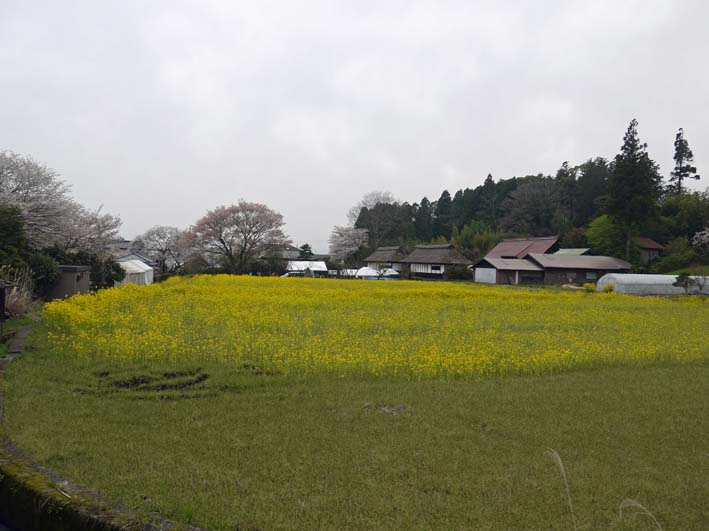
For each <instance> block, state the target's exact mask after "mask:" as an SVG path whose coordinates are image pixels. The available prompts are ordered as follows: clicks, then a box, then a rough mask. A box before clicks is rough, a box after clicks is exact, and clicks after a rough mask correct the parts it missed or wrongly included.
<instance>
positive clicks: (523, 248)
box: [485, 236, 559, 258]
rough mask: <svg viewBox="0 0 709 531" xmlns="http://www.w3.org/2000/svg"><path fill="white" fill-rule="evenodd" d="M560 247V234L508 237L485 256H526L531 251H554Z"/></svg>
mask: <svg viewBox="0 0 709 531" xmlns="http://www.w3.org/2000/svg"><path fill="white" fill-rule="evenodd" d="M558 249H559V238H558V236H541V237H535V238H506V239H504V240H502V241H501V242H500V243H498V244H497V245H495V247H493V248H492V249H491V250H490V252H488V253H487V254H486V255H485V258H526V256H527V255H528V254H529V253H553V252H554V251H556V250H558Z"/></svg>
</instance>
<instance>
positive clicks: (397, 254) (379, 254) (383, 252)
mask: <svg viewBox="0 0 709 531" xmlns="http://www.w3.org/2000/svg"><path fill="white" fill-rule="evenodd" d="M403 258H404V254H403V253H402V252H401V249H400V248H399V247H398V246H396V245H394V246H391V247H377V249H376V250H375V251H374V252H373V253H372V254H370V255H369V256H368V257H367V258H365V259H364V261H365V262H401V260H402V259H403Z"/></svg>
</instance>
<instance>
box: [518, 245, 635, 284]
mask: <svg viewBox="0 0 709 531" xmlns="http://www.w3.org/2000/svg"><path fill="white" fill-rule="evenodd" d="M527 258H528V260H530V261H531V262H533V263H535V264H537V265H538V266H539V267H541V268H542V269H543V270H544V283H545V284H567V283H571V284H583V283H585V282H596V281H597V280H598V279H599V278H601V277H602V276H603V275H605V274H607V273H627V272H628V271H630V268H631V265H630V264H629V263H628V262H626V261H625V260H621V259H620V258H614V257H612V256H573V255H558V254H544V253H530V254H529V256H528V257H527Z"/></svg>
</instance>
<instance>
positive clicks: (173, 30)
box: [0, 0, 709, 250]
mask: <svg viewBox="0 0 709 531" xmlns="http://www.w3.org/2000/svg"><path fill="white" fill-rule="evenodd" d="M60 4H65V5H60ZM66 4H68V3H58V2H44V3H41V2H32V3H29V2H20V1H9V2H8V1H6V2H4V3H3V4H2V7H0V34H2V35H3V45H2V46H1V47H0V62H1V63H2V64H3V67H2V69H0V87H2V88H1V90H2V99H1V100H0V124H2V125H1V126H0V147H2V148H5V149H12V150H15V151H18V152H21V153H29V154H32V155H33V156H35V157H36V158H38V159H39V160H42V161H44V162H46V163H47V164H49V165H50V166H51V167H53V168H55V169H57V170H58V171H60V172H61V173H62V174H63V176H64V177H65V178H66V179H67V180H68V181H69V182H70V183H71V184H72V185H73V189H74V194H75V196H76V197H77V199H79V200H80V201H82V202H83V203H85V204H87V205H88V206H92V207H95V206H98V205H100V204H104V205H105V206H104V208H105V209H107V210H108V211H110V212H114V213H118V214H120V215H121V216H122V218H123V220H124V228H125V230H124V232H125V234H126V236H129V237H130V236H133V235H135V234H136V233H138V232H142V231H144V230H145V229H147V228H149V227H150V226H152V225H155V224H173V225H177V226H180V227H186V226H188V225H189V224H190V223H192V222H194V221H195V220H196V219H197V218H198V217H199V216H200V215H201V214H202V213H203V212H204V211H206V210H207V209H210V208H213V207H214V206H216V205H219V204H224V203H229V202H232V201H236V200H237V199H238V198H241V197H243V198H245V199H247V200H250V201H259V202H264V203H267V204H268V205H269V206H271V207H273V208H275V209H277V210H279V211H280V212H281V213H283V214H284V216H285V219H286V222H287V230H288V232H289V233H290V235H291V236H292V237H293V239H294V240H296V242H298V243H302V242H305V241H309V242H310V243H311V244H313V245H314V246H315V248H316V249H317V250H324V249H325V248H326V242H327V236H328V234H329V232H330V230H331V228H332V226H333V225H334V224H342V223H344V221H345V217H346V213H347V210H348V208H349V207H350V206H351V205H352V204H354V203H356V202H357V201H358V199H359V198H360V197H361V195H363V194H364V193H365V192H367V191H370V190H372V189H387V190H390V191H391V192H393V193H394V195H396V196H397V197H400V198H401V199H405V200H408V201H417V200H419V199H420V198H421V197H422V196H423V195H428V196H429V197H430V198H432V199H435V198H436V197H437V196H438V194H439V193H440V192H441V190H442V189H443V188H444V187H446V188H448V189H449V190H451V191H453V190H455V189H458V188H461V187H466V186H475V185H477V184H479V183H481V182H482V180H483V179H484V177H485V176H486V175H487V173H489V172H492V173H493V175H494V176H495V177H496V178H501V177H509V176H512V175H515V174H516V175H520V174H525V173H532V172H547V173H548V172H553V171H555V170H556V168H557V167H558V166H559V165H560V164H561V162H563V161H564V160H571V161H573V162H580V161H582V160H584V159H585V158H588V157H591V156H607V157H612V156H613V155H614V154H615V153H616V152H617V150H618V148H619V146H620V143H621V139H622V134H623V132H624V130H625V127H626V126H627V123H628V121H629V120H630V119H631V118H633V117H637V118H638V120H639V121H640V134H641V138H642V139H643V140H644V141H646V142H648V144H649V147H650V152H651V155H652V156H653V157H654V158H655V159H656V160H658V162H660V164H661V166H662V169H663V172H664V173H665V174H667V173H668V172H669V170H670V168H671V163H672V160H671V159H672V141H673V138H674V133H675V131H676V129H677V128H678V127H680V126H681V127H684V128H685V131H686V133H687V136H688V139H689V141H690V145H691V146H692V148H693V150H694V152H695V155H696V158H697V161H696V162H697V165H698V166H699V169H700V170H701V169H702V167H703V166H704V164H703V163H704V162H705V161H707V160H709V158H708V157H709V120H708V118H709V111H708V110H707V108H706V105H705V101H706V94H707V93H708V92H709V90H708V89H709V72H707V71H706V69H705V68H703V64H704V61H705V57H707V55H708V53H707V52H709V37H707V35H706V31H705V28H704V26H705V21H706V20H707V15H709V7H705V5H704V3H703V2H698V1H697V2H691V1H680V2H669V1H655V2H647V1H644V2H637V1H627V2H581V1H576V2H561V1H559V2H505V3H491V2H470V1H455V0H451V1H448V2H433V1H412V2H404V1H391V2H373V1H357V2H355V1H352V2H324V1H305V0H303V1H296V0H291V1H288V2H285V1H283V2H275V1H265V2H255V3H245V2H228V1H209V2H204V1H200V2H198V1H179V2H178V1H162V2H157V1H156V2H138V1H124V2H120V3H111V4H108V3H99V2H93V1H88V0H85V1H83V2H72V3H71V5H70V6H67V5H66ZM700 173H702V171H700ZM703 173H706V170H704V172H703ZM700 186H702V187H706V182H704V181H702V182H700Z"/></svg>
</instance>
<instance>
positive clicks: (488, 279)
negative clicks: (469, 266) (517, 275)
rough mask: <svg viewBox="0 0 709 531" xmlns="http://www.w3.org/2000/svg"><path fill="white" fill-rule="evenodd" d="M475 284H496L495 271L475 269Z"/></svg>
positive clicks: (482, 268)
mask: <svg viewBox="0 0 709 531" xmlns="http://www.w3.org/2000/svg"><path fill="white" fill-rule="evenodd" d="M475 282H483V283H485V284H497V269H494V268H492V267H476V268H475Z"/></svg>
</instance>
